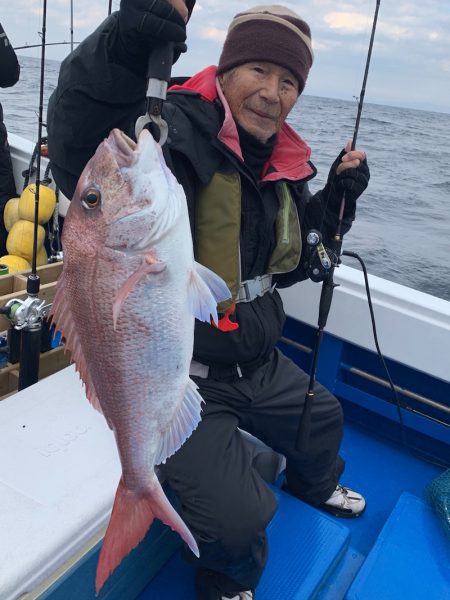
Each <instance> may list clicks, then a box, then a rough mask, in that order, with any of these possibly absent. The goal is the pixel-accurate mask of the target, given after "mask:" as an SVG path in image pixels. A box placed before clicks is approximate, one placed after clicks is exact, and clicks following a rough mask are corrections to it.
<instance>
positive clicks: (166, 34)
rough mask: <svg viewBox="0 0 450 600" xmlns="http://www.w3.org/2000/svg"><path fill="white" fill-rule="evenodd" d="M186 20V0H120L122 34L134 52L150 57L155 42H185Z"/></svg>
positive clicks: (123, 41)
mask: <svg viewBox="0 0 450 600" xmlns="http://www.w3.org/2000/svg"><path fill="white" fill-rule="evenodd" d="M187 19H188V8H187V6H186V3H185V2H184V0H121V2H120V10H119V30H120V37H121V40H122V43H123V44H124V46H126V47H127V48H128V49H129V50H130V51H131V52H132V53H133V54H136V52H137V51H139V52H140V53H145V55H146V56H148V54H149V52H150V50H151V48H152V47H153V46H154V45H155V43H159V42H174V43H175V44H180V43H183V42H184V41H185V40H186V21H187Z"/></svg>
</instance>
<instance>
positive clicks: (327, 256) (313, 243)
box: [296, 0, 381, 452]
mask: <svg viewBox="0 0 450 600" xmlns="http://www.w3.org/2000/svg"><path fill="white" fill-rule="evenodd" d="M380 1H381V0H376V7H375V14H374V18H373V24H372V33H371V36H370V42H369V49H368V53H367V60H366V68H365V71H364V77H363V83H362V87H361V93H360V97H359V101H358V113H357V117H356V123H355V129H354V133H353V140H352V148H351V149H352V150H354V149H355V144H356V139H357V136H358V130H359V123H360V119H361V113H362V107H363V103H364V95H365V89H366V83H367V77H368V74H369V66H370V60H371V57H372V48H373V42H374V39H375V30H376V26H377V21H378V11H379V8H380ZM335 178H336V176H335V177H333V180H332V181H331V182H330V183H329V186H330V187H329V189H328V196H327V200H326V203H325V207H324V209H323V212H322V223H321V225H322V226H323V221H324V218H325V211H326V209H327V206H328V201H329V198H330V194H331V190H332V186H333V185H334V183H333V182H334V180H335ZM345 204H346V197H345V191H344V193H343V194H342V199H341V204H340V207H339V216H338V225H337V229H336V233H335V235H334V237H333V238H332V240H330V243H329V248H325V247H324V245H323V244H322V234H321V232H320V231H317V230H311V231H309V232H308V234H307V236H306V245H307V249H308V260H307V262H308V263H309V266H308V267H307V268H306V271H307V274H308V276H309V277H310V278H311V279H312V280H313V281H316V282H319V281H322V291H321V294H320V301H319V316H318V323H317V330H316V341H315V344H314V350H313V357H312V361H311V369H310V374H309V385H308V391H307V392H306V395H305V401H304V406H303V413H302V416H301V419H300V423H299V427H298V431H297V439H296V448H297V450H299V451H300V452H306V451H307V450H308V447H309V437H310V429H311V410H312V404H313V401H314V397H315V392H314V388H315V382H316V370H317V364H318V358H319V352H320V346H321V343H322V338H323V331H324V329H325V326H326V324H327V320H328V314H329V312H330V308H331V302H332V299H333V292H334V288H335V287H336V284H335V283H334V281H333V274H334V269H335V267H336V266H338V264H339V262H340V256H341V249H342V224H343V220H344V211H345ZM322 226H321V229H322Z"/></svg>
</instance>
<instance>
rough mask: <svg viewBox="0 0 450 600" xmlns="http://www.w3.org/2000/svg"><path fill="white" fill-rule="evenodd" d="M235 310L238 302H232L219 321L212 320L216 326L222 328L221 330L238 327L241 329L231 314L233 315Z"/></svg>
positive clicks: (232, 329) (230, 329)
mask: <svg viewBox="0 0 450 600" xmlns="http://www.w3.org/2000/svg"><path fill="white" fill-rule="evenodd" d="M235 310H236V304H232V305H231V306H230V307H228V308H227V310H226V311H225V312H224V314H223V317H222V318H221V319H219V322H218V323H214V321H212V324H213V325H214V327H216V328H217V329H220V331H235V330H236V329H239V323H235V322H234V321H231V319H230V315H232V314H233V313H234V311H235Z"/></svg>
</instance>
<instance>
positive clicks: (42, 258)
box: [36, 246, 48, 267]
mask: <svg viewBox="0 0 450 600" xmlns="http://www.w3.org/2000/svg"><path fill="white" fill-rule="evenodd" d="M46 264H48V256H47V251H46V249H45V246H42V248H41V249H40V250H39V251H38V253H37V254H36V266H37V267H42V266H43V265H46Z"/></svg>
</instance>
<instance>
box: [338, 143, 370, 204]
mask: <svg viewBox="0 0 450 600" xmlns="http://www.w3.org/2000/svg"><path fill="white" fill-rule="evenodd" d="M369 179H370V171H369V165H368V164H367V158H366V153H365V152H363V151H362V150H356V149H355V150H352V149H351V142H348V144H347V145H346V146H345V149H344V150H343V151H342V152H341V153H340V154H339V156H338V157H337V159H336V160H335V161H334V163H333V166H332V167H331V170H330V176H329V178H328V181H329V182H331V181H332V182H333V183H334V184H335V185H336V186H337V188H338V190H339V192H341V193H344V192H345V196H346V198H347V199H348V200H350V201H355V200H356V199H357V198H359V196H361V194H362V193H363V192H364V190H365V189H366V187H367V186H368V184H369Z"/></svg>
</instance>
